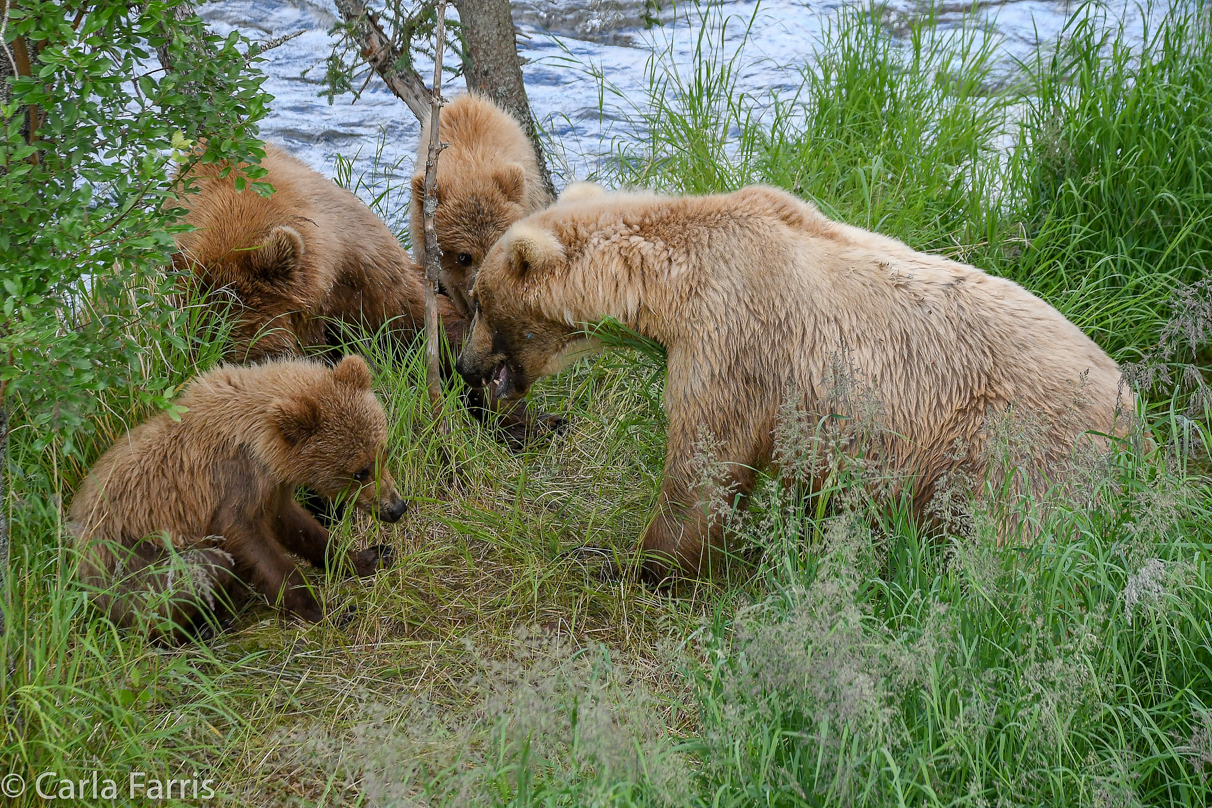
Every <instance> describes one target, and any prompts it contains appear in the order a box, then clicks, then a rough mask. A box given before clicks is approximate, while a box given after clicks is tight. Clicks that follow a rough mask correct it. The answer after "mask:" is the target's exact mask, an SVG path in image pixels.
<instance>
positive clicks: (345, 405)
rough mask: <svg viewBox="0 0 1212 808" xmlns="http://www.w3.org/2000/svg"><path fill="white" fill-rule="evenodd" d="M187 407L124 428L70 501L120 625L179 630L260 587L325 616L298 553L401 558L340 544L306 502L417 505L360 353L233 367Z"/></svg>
mask: <svg viewBox="0 0 1212 808" xmlns="http://www.w3.org/2000/svg"><path fill="white" fill-rule="evenodd" d="M176 403H177V404H179V405H181V406H184V407H185V408H186V411H185V412H184V413H183V414H181V416H180V420H173V418H172V417H171V416H170V414H169V413H163V414H161V415H158V416H156V417H155V418H152V419H151V420H149V421H147V422H145V423H143V424H141V425H140V426H137V427H135V428H134V429H132V430H130V431H129V432H128V433H126V434H125V435H123V436H122V437H121V438H119V439H118V441H117V442H115V443H114V445H113V446H112V447H110V449H109V450H108V451H107V452H106V453H105V454H104V455H102V457H101V458H100V459H99V460H98V461H97V462H96V463H95V464H94V465H93V467H92V468H91V469H90V470H89V473H88V476H87V478H86V479H85V480H84V482H83V484H82V485H81V487H80V489H79V491H78V492H77V493H76V496H75V499H74V500H73V501H72V504H71V520H72V525H71V529H72V531H73V533H74V534H75V539H76V546H77V549H78V550H79V552H80V571H79V575H80V579H81V581H82V582H83V583H84V584H85V585H86V586H88V587H90V588H91V589H93V590H95V591H96V593H97V594H96V600H97V603H98V605H99V606H100V607H101V608H102V609H105V610H107V611H108V613H109V615H110V618H111V619H112V620H113V621H114V622H115V623H118V624H120V625H125V626H134V625H138V624H139V623H140V622H141V621H143V620H150V621H151V623H152V625H151V627H150V631H151V634H152V635H153V636H175V637H178V638H180V637H182V636H184V635H185V634H186V633H188V631H189V630H190V629H191V628H194V627H198V626H200V624H202V623H203V622H205V621H209V620H214V619H215V618H217V617H222V616H223V614H224V613H225V612H226V611H228V610H230V609H232V608H234V606H235V605H236V604H237V603H238V602H239V601H240V600H242V595H243V594H244V592H245V590H247V589H248V588H251V589H253V590H255V591H256V592H258V593H259V594H261V595H262V596H264V597H265V598H267V599H268V600H269V602H270V603H279V602H280V603H281V605H282V606H283V607H284V608H285V609H286V610H287V611H289V612H291V613H292V614H295V615H298V616H299V617H302V618H303V619H304V620H307V621H309V622H318V621H320V620H322V619H323V617H324V611H323V610H322V609H321V607H320V605H319V604H318V603H317V602H316V599H315V598H314V597H313V596H312V594H311V592H310V591H309V590H308V588H307V584H306V582H305V581H304V578H303V574H302V573H301V572H300V571H299V569H298V567H297V566H296V565H295V562H294V561H292V560H291V558H290V556H288V555H287V551H288V550H289V551H291V552H294V553H296V554H298V555H300V556H302V557H303V558H305V559H307V560H308V561H310V562H311V563H312V564H315V565H316V566H318V567H322V568H329V567H339V566H347V567H348V568H349V569H350V570H352V571H353V572H355V573H357V574H358V575H362V576H365V575H371V574H373V573H374V572H375V571H376V570H378V569H380V568H381V567H383V566H385V565H386V564H388V563H390V559H391V551H390V549H389V548H387V547H382V546H380V547H372V548H370V549H368V550H363V551H361V552H350V553H347V554H340V553H338V552H337V550H336V548H335V547H334V546H333V545H332V543H331V542H330V540H329V534H328V531H327V530H325V529H324V528H323V527H322V526H321V525H320V524H319V523H318V522H316V520H315V519H313V518H312V517H311V516H310V515H308V513H307V512H306V511H304V510H303V509H302V508H301V507H300V506H299V505H298V504H297V503H296V502H295V501H294V494H295V491H296V489H297V488H299V487H300V486H304V485H306V486H308V487H309V488H311V489H313V490H315V491H317V492H319V493H320V494H322V495H324V496H326V497H331V498H335V497H340V496H343V495H349V496H351V497H352V498H354V500H355V504H356V506H357V507H358V508H360V509H361V510H363V511H367V512H370V513H373V514H375V515H376V516H378V518H380V519H382V520H384V521H387V522H395V521H397V520H398V519H399V518H400V517H401V516H402V515H403V514H404V511H405V510H406V505H405V502H404V500H403V499H401V498H400V495H399V494H398V493H397V492H396V488H395V483H394V482H393V480H392V478H391V474H389V473H388V471H387V469H386V466H385V459H386V455H387V419H386V416H385V415H384V413H383V407H382V406H381V405H380V404H379V401H378V399H377V398H375V394H374V392H373V391H372V390H371V377H370V371H369V369H368V368H367V366H366V363H365V362H364V361H363V360H362V359H361V357H358V356H347V357H345V358H344V359H343V360H341V362H340V363H338V364H337V365H336V367H328V366H326V365H323V364H320V363H317V362H310V361H302V360H282V361H275V362H269V363H267V364H263V365H254V366H251V367H233V366H221V367H218V368H216V369H214V370H212V371H210V372H208V373H205V374H203V375H202V376H200V377H198V378H197V379H195V380H194V381H193V382H191V383H190V384H189V385H188V386H187V387H186V389H185V391H184V392H183V393H182V394H181V396H180V398H178V399H177V402H176ZM168 544H171V547H172V550H173V552H170V551H169V548H168V546H167V545H168Z"/></svg>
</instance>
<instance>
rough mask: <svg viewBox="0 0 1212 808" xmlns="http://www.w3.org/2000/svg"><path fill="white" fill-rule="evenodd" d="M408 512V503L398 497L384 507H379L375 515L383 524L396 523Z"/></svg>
mask: <svg viewBox="0 0 1212 808" xmlns="http://www.w3.org/2000/svg"><path fill="white" fill-rule="evenodd" d="M407 511H408V503H407V502H405V501H404V499H403V497H400V496H399V495H397V496H396V498H395V499H394V500H393V501H392V502H390V503H388V504H387V505H385V506H380V507H379V508H378V510H377V511H376V513H375V515H376V516H378V517H379V520H380V521H383V522H398V521H400V517H401V516H403V515H404V514H405V513H406V512H407Z"/></svg>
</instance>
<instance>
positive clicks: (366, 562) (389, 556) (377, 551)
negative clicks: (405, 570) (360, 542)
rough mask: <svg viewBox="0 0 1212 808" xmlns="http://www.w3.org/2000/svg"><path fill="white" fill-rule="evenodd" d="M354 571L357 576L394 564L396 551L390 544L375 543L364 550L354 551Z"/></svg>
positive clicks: (362, 576)
mask: <svg viewBox="0 0 1212 808" xmlns="http://www.w3.org/2000/svg"><path fill="white" fill-rule="evenodd" d="M353 561H354V571H355V572H356V573H357V574H358V577H359V578H365V577H367V576H369V575H374V574H375V573H376V572H378V571H379V570H385V569H387V568H388V567H390V566H392V565H394V564H395V561H396V551H395V548H393V547H392V546H391V545H388V544H376V545H375V546H374V547H368V548H366V549H365V550H362V551H360V552H357V553H354V555H353Z"/></svg>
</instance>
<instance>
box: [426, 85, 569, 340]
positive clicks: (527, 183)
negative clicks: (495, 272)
mask: <svg viewBox="0 0 1212 808" xmlns="http://www.w3.org/2000/svg"><path fill="white" fill-rule="evenodd" d="M438 138H439V140H440V141H441V142H442V143H444V144H446V148H445V149H443V150H442V154H441V156H440V157H439V159H438V174H437V183H436V188H437V195H438V207H437V211H436V212H435V214H434V229H435V230H436V231H437V235H438V245H439V246H440V247H441V248H442V255H441V260H442V274H441V278H440V280H441V283H442V288H443V290H444V291H445V292H446V294H447V295H449V296H450V299H451V301H452V302H453V303H454V305H455V307H456V308H457V309H458V310H459V311H460V313H462V315H463V316H464V317H468V318H469V317H470V316H471V313H470V311H469V309H468V307H467V291H468V290H469V289H471V285H472V283H473V282H474V281H475V277H476V272H477V271H478V270H479V267H480V262H481V261H482V260H483V259H484V256H485V255H487V254H488V250H489V248H491V247H492V245H493V244H494V243H495V242H496V240H497V239H498V238H500V237H501V234H502V233H504V232H505V230H506V229H507V228H508V227H509V226H510V225H511V224H513V223H514V222H516V221H517V220H518V219H521V218H522V217H523V216H526V215H527V214H530V213H534V212H535V211H538V210H542V209H543V208H545V207H547V206H548V205H549V204H551V197H550V196H548V194H547V190H546V189H545V188H544V186H543V181H542V179H541V178H540V175H539V165H538V162H537V161H536V159H535V154H534V150H533V149H532V148H531V145H530V140H529V139H528V138H527V137H526V133H525V132H524V131H522V126H521V124H519V123H518V122H517V120H515V119H514V118H513V116H511V115H510V114H509V113H508V112H506V111H505V110H503V109H501V108H500V107H499V106H497V105H496V104H494V103H493V102H492V101H490V100H489V99H487V98H484V97H483V96H479V95H473V94H465V95H459V96H456V97H454V98H452V99H451V100H450V103H448V104H446V106H444V107H443V108H442V114H441V116H440V117H439V119H438ZM428 157H429V122H428V120H426V121H425V122H424V123H423V124H422V125H421V138H420V145H419V146H418V149H417V160H416V163H415V164H414V165H415V166H416V168H415V174H414V176H413V184H412V188H413V191H412V209H411V216H410V225H411V228H412V248H413V255H414V257H416V260H417V263H420V264H423V263H424V245H425V232H424V223H423V221H422V216H421V203H422V201H423V200H424V198H425V163H426V160H427V159H428Z"/></svg>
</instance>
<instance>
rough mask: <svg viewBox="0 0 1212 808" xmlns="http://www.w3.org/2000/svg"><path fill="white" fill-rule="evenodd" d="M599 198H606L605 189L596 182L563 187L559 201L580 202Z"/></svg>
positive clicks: (575, 183) (576, 183) (574, 183)
mask: <svg viewBox="0 0 1212 808" xmlns="http://www.w3.org/2000/svg"><path fill="white" fill-rule="evenodd" d="M599 196H606V189H605V188H603V187H602V186H600V185H598V184H597V183H596V182H573V183H569V184H568V185H566V186H564V190H563V191H562V192H561V193H560V201H561V202H580V201H582V200H585V199H597V198H598V197H599Z"/></svg>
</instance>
